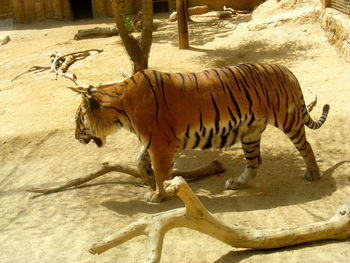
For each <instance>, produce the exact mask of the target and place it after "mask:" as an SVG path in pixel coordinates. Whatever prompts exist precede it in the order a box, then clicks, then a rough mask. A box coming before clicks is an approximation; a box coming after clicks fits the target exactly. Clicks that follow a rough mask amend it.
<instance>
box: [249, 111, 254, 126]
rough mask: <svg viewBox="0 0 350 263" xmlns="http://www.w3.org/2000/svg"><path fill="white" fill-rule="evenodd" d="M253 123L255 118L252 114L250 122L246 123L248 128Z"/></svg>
mask: <svg viewBox="0 0 350 263" xmlns="http://www.w3.org/2000/svg"><path fill="white" fill-rule="evenodd" d="M254 121H255V116H254V114H252V117H251V118H250V121H249V123H248V127H250V126H252V124H253V122H254Z"/></svg>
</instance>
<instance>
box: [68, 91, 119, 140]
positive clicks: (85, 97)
mask: <svg viewBox="0 0 350 263" xmlns="http://www.w3.org/2000/svg"><path fill="white" fill-rule="evenodd" d="M70 89H71V90H73V91H75V92H78V93H80V94H81V95H82V102H81V104H80V105H79V107H78V110H77V112H76V114H75V139H77V140H78V141H79V142H80V143H82V144H88V143H89V142H90V141H91V140H92V141H93V142H94V143H95V144H96V145H97V146H98V147H101V146H103V145H104V144H105V142H106V137H107V135H108V134H110V133H111V129H112V127H113V122H110V121H108V119H109V118H108V116H106V113H105V112H104V110H103V109H102V107H101V106H100V103H99V102H98V101H97V99H96V98H95V97H94V96H93V89H94V87H92V86H90V87H89V88H88V89H83V88H70Z"/></svg>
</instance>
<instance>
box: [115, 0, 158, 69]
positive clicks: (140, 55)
mask: <svg viewBox="0 0 350 263" xmlns="http://www.w3.org/2000/svg"><path fill="white" fill-rule="evenodd" d="M113 1H114V3H115V7H116V8H115V9H116V14H115V18H116V24H117V27H118V32H119V35H120V38H121V39H122V42H123V44H124V47H125V50H126V52H127V53H128V55H129V57H130V60H131V64H132V69H133V74H134V73H135V72H137V71H140V70H142V69H146V68H148V57H149V52H150V49H151V44H152V32H153V5H152V4H153V2H152V0H143V1H142V31H141V39H136V38H135V37H133V36H132V35H131V34H130V32H129V30H128V29H127V27H126V26H125V24H124V17H125V2H124V0H113Z"/></svg>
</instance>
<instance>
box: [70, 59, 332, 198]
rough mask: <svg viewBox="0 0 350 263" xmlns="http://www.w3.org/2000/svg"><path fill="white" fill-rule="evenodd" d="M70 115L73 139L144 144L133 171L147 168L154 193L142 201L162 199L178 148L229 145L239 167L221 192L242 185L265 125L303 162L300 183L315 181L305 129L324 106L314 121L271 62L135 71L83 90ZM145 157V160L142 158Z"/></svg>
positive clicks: (254, 164) (256, 158) (286, 74)
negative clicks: (113, 138) (118, 133)
mask: <svg viewBox="0 0 350 263" xmlns="http://www.w3.org/2000/svg"><path fill="white" fill-rule="evenodd" d="M72 89H73V90H75V91H76V92H79V93H81V94H82V103H81V105H80V106H79V109H78V111H77V114H76V132H75V137H76V139H78V140H79V141H80V142H81V143H88V142H89V141H90V140H91V139H92V140H93V141H94V142H95V143H96V144H97V145H98V146H102V145H103V144H104V142H105V138H106V136H108V135H109V134H111V133H112V132H114V131H115V130H117V129H119V128H121V127H124V128H127V129H129V130H130V131H131V132H132V133H134V134H135V135H136V136H137V137H138V138H139V140H140V142H141V144H142V145H143V151H142V152H141V157H140V159H141V162H140V164H139V169H140V172H141V173H142V174H143V177H144V178H145V179H147V176H148V175H149V174H151V173H152V171H151V170H152V168H151V164H150V162H151V163H152V166H153V169H154V174H155V180H156V190H155V192H150V193H149V195H148V196H147V200H148V201H151V202H160V201H162V200H163V199H165V198H166V197H167V195H166V193H165V191H164V189H163V182H164V180H167V179H169V175H170V172H171V168H172V166H173V161H174V155H175V153H176V152H178V151H181V150H185V149H195V148H200V149H211V148H223V147H228V146H231V145H233V144H235V143H236V142H239V141H240V142H241V144H242V148H243V151H244V155H245V158H246V167H245V169H244V171H243V173H242V174H241V175H240V176H239V177H238V178H237V179H233V178H232V179H228V180H227V181H226V185H225V186H226V188H228V189H237V188H241V187H243V186H245V185H246V184H247V182H248V181H249V180H250V179H251V178H252V177H254V176H255V175H256V173H257V168H258V167H259V166H260V164H261V157H260V140H261V134H262V132H263V131H264V130H265V128H266V126H267V124H271V125H273V126H275V127H278V128H279V129H281V130H282V131H283V132H284V133H285V134H286V135H287V136H288V137H289V139H290V140H291V141H292V142H293V143H294V145H295V147H296V148H297V150H298V151H299V152H300V154H301V156H302V157H303V159H304V161H305V164H306V172H305V179H306V180H315V179H317V178H319V177H320V170H319V168H318V165H317V163H316V160H315V156H314V153H313V151H312V148H311V146H310V144H309V143H308V141H307V140H306V136H305V129H304V126H305V125H306V126H307V127H309V128H311V129H318V128H320V127H321V126H322V124H323V123H324V122H325V121H326V118H327V115H328V111H329V105H328V104H326V105H325V106H324V107H323V113H322V116H321V117H320V119H319V120H318V121H313V120H312V119H311V117H310V115H309V113H308V110H307V108H306V106H305V101H304V98H303V94H302V91H301V88H300V85H299V82H298V80H297V78H296V77H295V76H294V74H293V73H292V72H291V71H290V70H288V69H287V68H286V67H284V66H281V65H277V64H262V63H256V64H238V65H234V66H227V67H222V68H215V69H209V70H204V71H202V72H199V73H163V72H159V71H155V70H149V69H147V70H142V71H140V72H137V73H136V74H134V75H133V76H131V77H130V78H128V79H126V80H124V81H122V82H120V83H118V84H113V85H104V86H102V87H99V88H95V87H93V86H90V87H89V88H88V89H82V88H72ZM149 157H150V160H149Z"/></svg>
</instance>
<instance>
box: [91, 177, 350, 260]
mask: <svg viewBox="0 0 350 263" xmlns="http://www.w3.org/2000/svg"><path fill="white" fill-rule="evenodd" d="M164 187H165V190H166V192H167V194H168V195H175V194H176V195H177V196H178V197H180V198H181V200H182V201H183V202H184V203H185V206H186V207H185V208H179V209H174V210H170V211H167V212H162V213H158V214H155V215H150V216H146V217H144V218H141V219H139V220H137V221H136V222H134V223H132V224H130V225H129V226H126V227H125V228H123V229H120V230H119V231H118V232H117V233H115V234H114V235H111V236H109V237H107V238H105V239H104V240H103V241H101V242H99V243H96V244H94V245H93V246H92V247H91V249H90V250H89V252H90V253H92V254H101V253H103V252H105V251H106V250H108V249H110V248H113V247H115V246H118V245H120V244H122V243H124V242H126V241H128V240H130V239H132V238H134V237H137V236H140V235H146V236H147V237H148V244H149V246H148V257H147V258H146V260H145V262H148V263H156V262H159V261H160V258H161V253H162V247H163V240H164V236H165V234H166V232H168V231H169V230H171V229H173V228H176V227H187V228H190V229H193V230H197V231H199V232H202V233H204V234H207V235H209V236H211V237H214V238H216V239H218V240H220V241H222V242H224V243H226V244H229V245H231V246H234V247H242V248H253V249H272V248H280V247H286V246H291V245H297V244H301V243H306V242H311V241H317V240H324V239H346V238H348V237H349V236H350V199H349V200H348V201H347V202H346V203H345V204H344V205H343V206H342V207H340V208H339V209H338V211H337V212H336V214H335V215H334V216H333V217H332V218H331V219H329V220H327V221H322V222H318V223H312V224H308V225H305V226H300V227H296V228H291V229H273V230H256V229H250V228H243V227H239V226H236V225H233V224H227V223H224V222H222V221H220V220H218V219H217V218H215V217H214V216H213V215H212V214H211V213H210V212H209V211H208V210H207V209H206V208H205V207H204V205H203V204H202V203H201V202H200V201H199V199H198V198H197V196H196V195H195V194H194V193H193V192H192V190H191V188H190V187H189V186H188V184H187V183H186V181H185V180H184V179H183V178H181V177H176V178H174V179H173V180H171V181H166V182H164Z"/></svg>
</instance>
